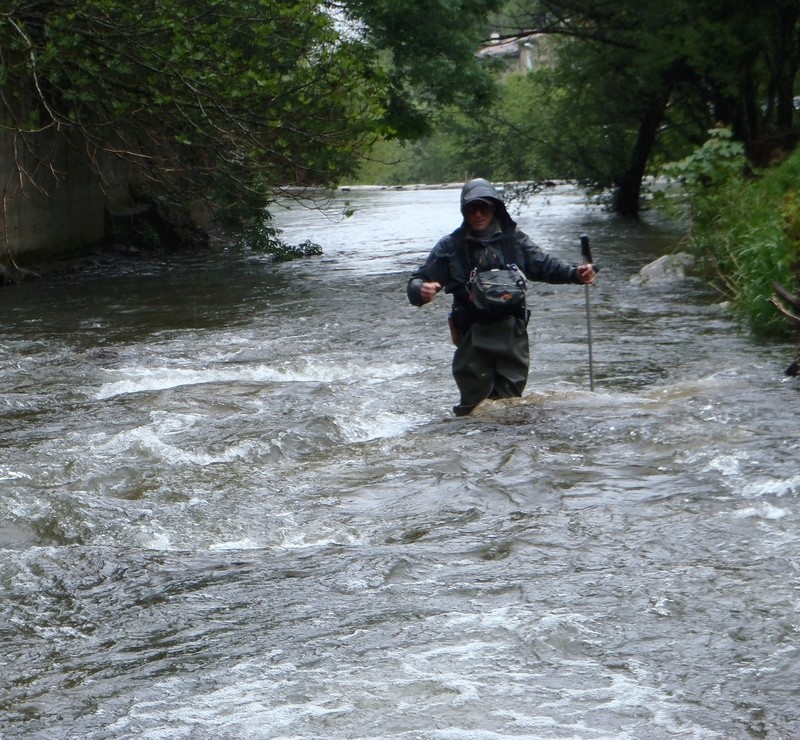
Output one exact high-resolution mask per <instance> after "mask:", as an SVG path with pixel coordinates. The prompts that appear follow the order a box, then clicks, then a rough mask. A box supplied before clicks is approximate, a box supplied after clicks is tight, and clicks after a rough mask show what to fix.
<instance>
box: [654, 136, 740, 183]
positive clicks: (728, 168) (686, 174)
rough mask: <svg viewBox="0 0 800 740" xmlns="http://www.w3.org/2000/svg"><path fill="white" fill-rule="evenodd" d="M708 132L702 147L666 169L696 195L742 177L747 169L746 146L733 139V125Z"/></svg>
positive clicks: (667, 174)
mask: <svg viewBox="0 0 800 740" xmlns="http://www.w3.org/2000/svg"><path fill="white" fill-rule="evenodd" d="M708 134H709V139H708V140H707V141H706V142H705V143H704V144H703V145H702V146H701V147H700V148H699V149H696V150H695V151H694V152H692V153H691V154H690V155H689V156H688V157H685V158H684V159H683V160H681V161H679V162H673V163H670V164H667V165H665V166H664V168H663V171H664V174H665V175H666V176H667V177H672V178H675V179H677V180H679V181H680V182H681V183H682V184H683V185H684V187H685V188H686V189H687V191H688V192H689V194H690V196H693V197H695V198H697V197H699V196H707V195H708V194H709V190H713V189H714V188H719V187H721V186H723V185H725V183H727V182H729V181H730V180H736V179H738V178H741V177H742V175H744V174H745V171H746V169H747V161H746V159H745V154H744V145H743V144H742V143H741V142H739V141H734V140H733V134H732V132H731V130H730V129H729V128H714V129H710V130H709V131H708Z"/></svg>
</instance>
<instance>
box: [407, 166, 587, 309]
mask: <svg viewBox="0 0 800 740" xmlns="http://www.w3.org/2000/svg"><path fill="white" fill-rule="evenodd" d="M478 199H481V200H491V201H492V203H493V204H494V213H495V222H496V227H495V231H494V233H492V234H490V235H488V236H485V237H484V238H482V239H478V238H477V237H476V236H475V235H473V234H472V232H471V231H470V229H469V226H468V225H467V222H466V219H465V220H464V221H463V222H462V224H461V226H459V227H458V229H456V230H455V231H454V232H453V233H452V234H448V235H447V236H444V237H442V238H441V239H440V240H439V241H438V242H437V244H436V245H435V246H434V248H433V249H432V250H431V253H430V254H429V255H428V259H427V260H426V261H425V264H423V265H422V266H421V267H420V268H419V269H418V270H416V271H415V272H414V273H413V274H412V275H411V278H410V279H409V281H408V286H407V293H408V300H409V301H410V302H411V303H412V304H413V305H415V306H421V305H422V298H421V290H422V283H423V282H437V283H440V284H441V285H442V286H443V288H444V291H445V293H451V294H452V295H453V300H454V304H455V305H456V306H457V307H461V308H463V309H464V310H466V311H467V312H469V313H470V314H473V312H474V309H473V308H472V306H471V303H470V301H469V299H468V298H467V289H466V285H467V281H468V280H469V275H470V272H471V271H472V268H473V267H478V269H491V268H493V267H505V266H506V265H505V263H506V262H509V263H512V262H513V263H514V264H516V266H517V267H518V268H519V269H520V270H522V272H524V273H525V275H526V277H527V278H528V279H529V280H536V281H539V282H545V283H580V280H579V279H578V273H577V270H576V268H575V266H574V265H570V264H568V263H566V262H563V261H562V260H559V259H557V258H555V257H552V256H550V255H549V254H547V253H545V252H543V251H542V250H541V249H540V248H539V247H537V246H536V245H535V244H534V243H533V241H531V239H530V237H529V236H528V235H527V234H525V233H524V232H523V231H520V230H519V229H518V228H517V224H516V223H515V222H514V220H513V219H512V218H511V216H510V215H509V213H508V211H507V210H506V207H505V204H504V203H503V199H502V198H501V197H500V194H499V193H498V192H497V190H496V189H495V188H494V186H493V185H492V184H491V183H490V182H488V181H487V180H484V179H482V178H480V179H476V180H470V182H468V183H467V184H466V185H464V187H463V188H462V190H461V213H462V215H463V214H464V213H465V212H466V207H467V205H468V204H469V203H470V202H471V201H473V200H478ZM498 227H499V228H498ZM506 255H507V256H508V257H510V259H507V257H506ZM471 319H472V320H473V321H475V320H478V321H479V320H481V317H480V316H476V315H472V316H471Z"/></svg>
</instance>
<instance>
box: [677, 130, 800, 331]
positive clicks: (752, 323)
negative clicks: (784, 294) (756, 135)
mask: <svg viewBox="0 0 800 740" xmlns="http://www.w3.org/2000/svg"><path fill="white" fill-rule="evenodd" d="M710 133H711V134H712V136H711V138H710V139H709V141H708V142H706V144H705V145H704V146H703V147H701V148H700V149H699V150H698V151H697V152H696V153H695V154H693V155H692V156H690V157H687V158H686V159H684V160H683V161H681V162H679V163H676V164H674V165H671V166H669V167H667V168H666V170H667V172H669V173H670V174H671V175H673V176H677V177H678V178H679V180H680V182H681V183H682V186H683V193H684V198H685V199H686V202H687V203H688V206H689V208H690V213H691V217H692V229H691V233H690V236H689V248H690V249H691V251H692V252H693V253H694V254H695V255H696V256H697V257H698V259H699V267H700V270H701V273H702V274H703V275H704V276H705V277H706V278H707V279H708V280H709V282H711V283H712V284H713V285H715V286H716V287H717V288H718V289H719V291H720V292H721V294H722V295H723V296H724V297H725V298H726V299H728V300H730V302H731V305H732V307H733V309H734V311H735V312H736V314H737V315H738V316H739V317H740V318H741V320H742V322H743V323H745V324H746V325H747V326H748V327H749V328H750V330H751V331H753V332H754V333H756V334H761V335H770V334H773V335H785V334H787V332H788V329H789V327H788V325H787V323H786V322H785V320H784V319H783V318H782V317H780V316H779V315H778V314H777V312H776V311H775V309H774V307H773V306H772V305H771V304H770V303H769V298H770V297H771V296H772V294H773V287H772V285H773V283H774V282H778V283H781V284H783V285H785V286H787V287H789V288H790V289H797V288H798V287H800V285H798V267H799V266H800V152H797V153H795V155H794V156H793V157H791V158H790V159H789V160H788V161H787V162H785V163H784V164H783V165H782V166H781V167H779V168H777V169H775V170H769V171H764V172H761V173H759V175H758V176H752V175H751V176H748V175H746V168H745V166H744V165H745V160H744V156H743V152H742V147H741V145H740V144H738V143H737V142H734V141H732V139H731V135H730V131H725V130H724V129H722V130H720V129H715V130H713V131H711V132H710Z"/></svg>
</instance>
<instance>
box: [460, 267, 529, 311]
mask: <svg viewBox="0 0 800 740" xmlns="http://www.w3.org/2000/svg"><path fill="white" fill-rule="evenodd" d="M527 291H528V283H527V282H526V280H525V276H524V275H523V274H522V272H521V271H520V269H519V268H518V267H517V266H516V265H515V264H514V263H511V264H510V265H507V266H506V267H505V268H496V269H493V270H478V269H477V268H475V269H473V270H472V272H471V273H470V276H469V281H468V282H467V296H468V297H469V300H470V301H471V302H472V305H473V306H474V307H475V308H477V309H478V310H479V311H481V312H482V313H485V314H486V315H487V316H491V317H492V318H501V317H503V316H513V315H515V314H516V315H519V314H520V313H521V312H523V311H524V310H525V296H526V294H527Z"/></svg>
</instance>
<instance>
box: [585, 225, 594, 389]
mask: <svg viewBox="0 0 800 740" xmlns="http://www.w3.org/2000/svg"><path fill="white" fill-rule="evenodd" d="M581 256H582V258H583V262H584V264H586V265H593V264H594V263H593V262H592V250H591V249H590V248H589V237H588V236H586V234H583V235H582V236H581ZM596 270H597V268H596V267H595V271H596ZM583 289H584V295H585V296H586V331H587V334H588V337H589V390H590V391H594V368H593V366H592V311H591V306H590V304H589V285H588V284H586V285H584V286H583Z"/></svg>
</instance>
